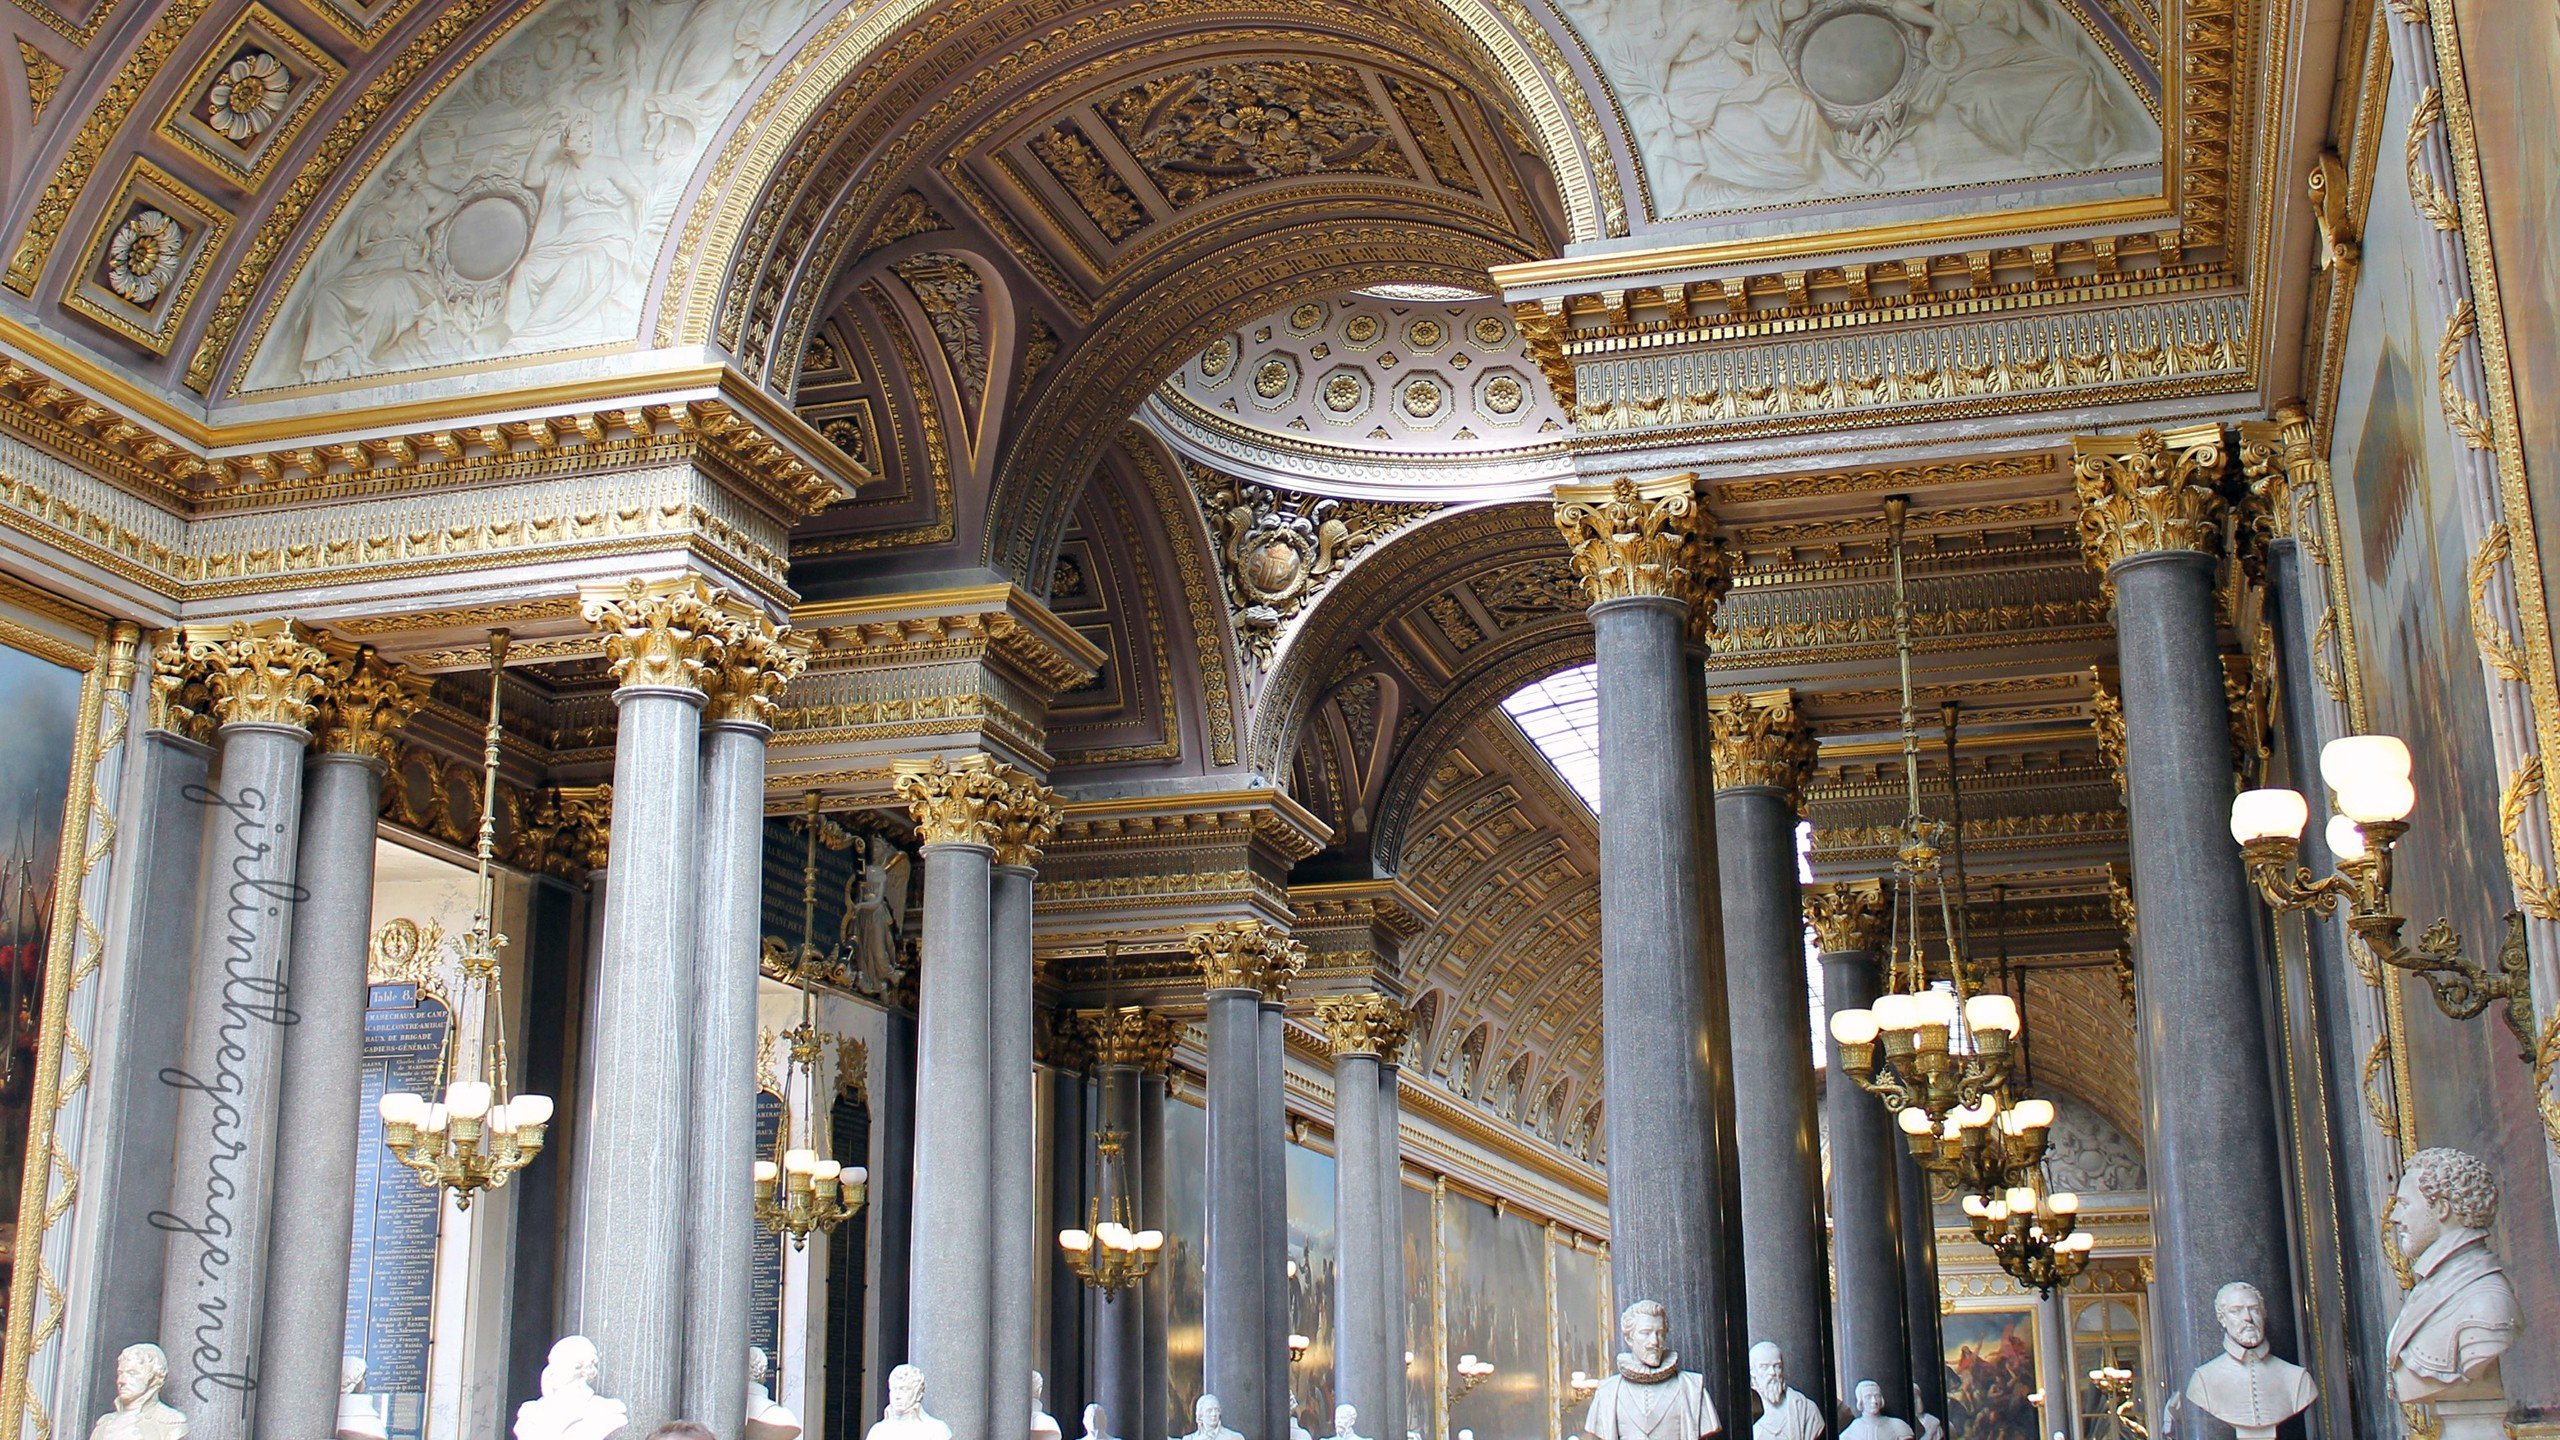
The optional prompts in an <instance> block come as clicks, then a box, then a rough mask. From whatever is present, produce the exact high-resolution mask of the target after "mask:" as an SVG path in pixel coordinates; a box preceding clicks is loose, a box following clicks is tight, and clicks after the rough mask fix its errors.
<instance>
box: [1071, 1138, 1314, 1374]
mask: <svg viewBox="0 0 2560 1440" xmlns="http://www.w3.org/2000/svg"><path fill="white" fill-rule="evenodd" d="M1127 1143H1128V1137H1127V1136H1125V1135H1123V1134H1121V1133H1120V1132H1119V1131H1117V1130H1102V1131H1097V1132H1095V1134H1094V1137H1093V1151H1094V1165H1093V1173H1094V1193H1093V1198H1092V1199H1091V1200H1090V1201H1087V1202H1086V1210H1085V1222H1084V1224H1083V1225H1082V1226H1081V1227H1077V1228H1070V1229H1066V1230H1061V1231H1059V1232H1058V1249H1059V1250H1060V1251H1061V1252H1063V1253H1064V1254H1065V1257H1066V1261H1067V1268H1068V1269H1070V1270H1072V1271H1074V1272H1075V1273H1076V1278H1077V1279H1079V1280H1082V1281H1083V1282H1084V1283H1085V1284H1086V1285H1088V1286H1090V1287H1092V1288H1093V1289H1096V1290H1099V1291H1101V1292H1102V1293H1103V1297H1104V1298H1105V1299H1108V1298H1110V1296H1111V1292H1113V1291H1115V1290H1126V1289H1128V1288H1129V1287H1130V1286H1132V1285H1135V1284H1137V1283H1138V1282H1139V1281H1141V1280H1144V1279H1145V1278H1147V1272H1149V1271H1151V1270H1153V1269H1155V1268H1156V1261H1157V1260H1158V1259H1159V1258H1161V1256H1162V1255H1163V1253H1164V1232H1163V1231H1161V1230H1141V1229H1139V1228H1137V1227H1138V1207H1137V1203H1136V1202H1135V1201H1134V1200H1132V1199H1131V1198H1130V1196H1129V1187H1128V1184H1127V1182H1126V1180H1125V1179H1124V1178H1123V1176H1122V1175H1121V1166H1122V1161H1121V1158H1120V1154H1121V1150H1122V1149H1123V1147H1124V1146H1125V1145H1126V1144H1127ZM1291 1338H1292V1339H1293V1340H1294V1339H1295V1338H1296V1337H1294V1336H1292V1337H1291ZM1301 1353H1303V1351H1302V1352H1301ZM1292 1358H1295V1357H1294V1356H1293V1357H1292Z"/></svg>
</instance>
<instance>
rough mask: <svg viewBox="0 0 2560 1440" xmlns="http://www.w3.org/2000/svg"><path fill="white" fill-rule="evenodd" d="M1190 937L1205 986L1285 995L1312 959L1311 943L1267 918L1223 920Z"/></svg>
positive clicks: (1271, 996) (1277, 996)
mask: <svg viewBox="0 0 2560 1440" xmlns="http://www.w3.org/2000/svg"><path fill="white" fill-rule="evenodd" d="M1190 940H1191V958H1192V959H1193V960H1194V961H1196V962H1197V963H1198V964H1199V966H1200V981H1201V988H1202V989H1204V990H1258V991H1260V992H1261V993H1262V995H1263V998H1265V999H1267V1000H1280V999H1283V998H1285V997H1286V996H1287V994H1288V988H1289V982H1290V981H1291V980H1292V979H1295V978H1296V977H1297V974H1298V972H1299V971H1300V970H1302V969H1304V968H1305V967H1306V963H1307V951H1306V947H1305V946H1303V945H1300V944H1299V943H1298V942H1297V941H1295V940H1292V939H1290V938H1289V935H1288V932H1287V931H1285V930H1282V929H1281V928H1280V927H1279V926H1277V925H1274V924H1272V923H1271V922H1269V921H1267V920H1221V921H1219V922H1217V923H1216V924H1214V925H1207V926H1203V927H1201V928H1200V929H1197V930H1194V931H1192V932H1191V937H1190Z"/></svg>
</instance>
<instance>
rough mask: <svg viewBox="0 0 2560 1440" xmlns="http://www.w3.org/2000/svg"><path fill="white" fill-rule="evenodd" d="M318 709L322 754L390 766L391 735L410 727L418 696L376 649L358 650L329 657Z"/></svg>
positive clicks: (316, 730)
mask: <svg viewBox="0 0 2560 1440" xmlns="http://www.w3.org/2000/svg"><path fill="white" fill-rule="evenodd" d="M314 708H315V709H316V710H317V712H318V718H317V720H316V722H315V723H314V724H313V725H312V727H311V735H312V741H313V743H314V744H316V745H318V746H319V747H320V749H321V750H322V751H324V752H326V753H328V754H332V755H359V756H362V757H364V758H365V759H367V760H380V761H383V762H385V763H388V762H389V761H390V759H391V732H392V731H394V730H397V729H399V728H400V727H401V726H402V725H403V724H406V723H407V722H408V719H409V716H410V715H411V714H412V713H414V712H415V711H416V710H417V708H418V697H417V694H416V693H415V692H414V691H412V690H411V689H410V688H409V687H408V685H407V684H406V683H405V682H404V681H403V680H402V678H401V675H400V667H399V666H397V665H394V664H392V663H391V662H390V661H388V660H385V659H383V658H382V657H381V656H380V655H378V654H376V653H375V652H374V648H373V647H372V646H370V645H358V646H356V647H355V648H354V649H352V650H346V651H333V653H332V654H331V655H330V657H329V667H328V673H327V676H326V680H325V683H323V684H322V685H321V687H320V693H319V695H318V696H317V697H316V700H315V705H314Z"/></svg>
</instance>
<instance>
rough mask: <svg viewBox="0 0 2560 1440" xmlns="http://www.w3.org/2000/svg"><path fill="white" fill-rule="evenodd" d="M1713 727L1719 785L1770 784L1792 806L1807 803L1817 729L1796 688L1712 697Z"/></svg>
mask: <svg viewBox="0 0 2560 1440" xmlns="http://www.w3.org/2000/svg"><path fill="white" fill-rule="evenodd" d="M1707 723H1708V724H1709V725H1710V726H1712V727H1713V729H1714V743H1713V746H1712V747H1711V749H1710V750H1709V752H1708V753H1709V754H1710V755H1712V756H1713V757H1714V761H1715V772H1716V773H1715V784H1716V788H1717V789H1718V790H1732V789H1738V788H1740V787H1743V786H1767V787H1769V788H1771V789H1774V790H1777V791H1779V792H1780V793H1781V794H1783V795H1784V796H1785V797H1786V801H1787V808H1788V809H1789V810H1795V809H1798V808H1800V807H1801V806H1802V805H1803V803H1804V794H1803V791H1804V781H1805V776H1806V775H1807V774H1808V773H1809V772H1810V771H1811V770H1812V769H1813V731H1812V729H1811V727H1809V726H1808V725H1806V723H1805V717H1804V713H1803V712H1802V711H1800V710H1798V709H1797V708H1796V695H1795V692H1794V691H1792V690H1759V691H1754V692H1752V693H1751V694H1748V695H1718V696H1715V697H1713V698H1711V699H1709V700H1708V701H1707Z"/></svg>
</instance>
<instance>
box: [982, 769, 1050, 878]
mask: <svg viewBox="0 0 2560 1440" xmlns="http://www.w3.org/2000/svg"><path fill="white" fill-rule="evenodd" d="M1057 831H1058V793H1057V792H1056V791H1054V790H1052V789H1050V788H1049V787H1048V786H1046V785H1043V784H1041V783H1040V782H1038V781H1036V780H1033V779H1031V778H1029V777H1028V776H1016V777H1012V779H1011V783H1010V784H1009V785H1007V786H1006V789H1005V795H1004V803H1003V808H1002V810H1001V812H1000V814H999V817H998V820H997V826H996V840H995V846H996V863H997V864H998V865H1010V866H1019V867H1020V868H1022V869H1025V870H1028V869H1031V868H1033V867H1035V866H1037V865H1038V864H1039V863H1040V852H1041V850H1042V849H1043V848H1044V847H1046V846H1047V845H1048V843H1049V837H1050V836H1052V835H1054V834H1056V833H1057Z"/></svg>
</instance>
